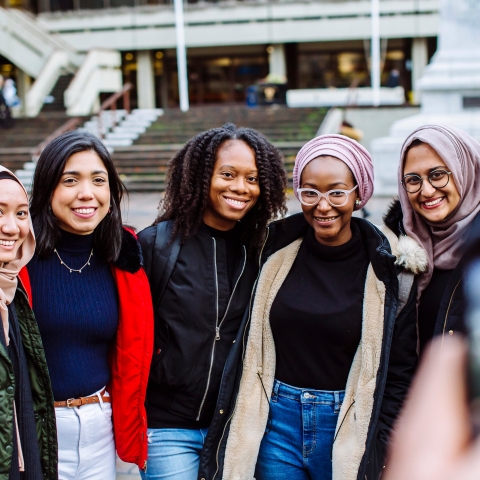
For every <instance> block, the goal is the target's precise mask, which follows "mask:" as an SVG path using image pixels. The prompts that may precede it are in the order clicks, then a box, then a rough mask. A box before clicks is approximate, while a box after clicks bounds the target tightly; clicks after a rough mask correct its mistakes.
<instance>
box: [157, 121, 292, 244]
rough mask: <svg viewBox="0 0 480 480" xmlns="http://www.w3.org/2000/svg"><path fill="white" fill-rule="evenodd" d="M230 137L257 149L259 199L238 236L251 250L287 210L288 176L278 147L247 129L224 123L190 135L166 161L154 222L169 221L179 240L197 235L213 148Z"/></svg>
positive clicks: (206, 190)
mask: <svg viewBox="0 0 480 480" xmlns="http://www.w3.org/2000/svg"><path fill="white" fill-rule="evenodd" d="M228 140H241V141H243V142H245V143H246V144H247V145H249V146H250V148H251V149H252V150H253V151H254V153H255V160H256V164H257V169H258V177H259V184H260V197H259V199H258V201H257V203H256V204H255V206H254V207H253V208H252V209H251V210H250V211H249V212H248V213H247V214H246V215H245V217H244V218H243V219H242V222H241V224H242V227H243V228H242V239H241V240H242V242H243V243H244V244H245V245H246V246H247V247H248V249H249V250H250V251H252V250H254V249H256V248H258V247H259V246H260V245H261V243H262V241H263V238H264V235H265V229H266V226H267V224H268V223H269V222H270V221H271V220H274V219H275V218H277V217H279V216H283V215H284V214H285V213H286V206H285V191H286V188H287V177H286V172H285V168H284V165H283V158H282V155H281V153H280V151H279V150H278V149H277V148H275V147H274V146H273V145H272V144H271V143H270V142H269V141H268V140H267V139H266V138H265V137H264V136H263V135H262V134H261V133H260V132H257V131H256V130H253V129H251V128H237V127H236V126H235V125H233V124H231V123H228V124H225V125H224V126H223V127H221V128H212V129H210V130H207V131H206V132H202V133H200V134H198V135H197V136H195V137H193V138H192V139H190V140H189V141H188V142H187V143H186V144H185V146H184V147H183V148H182V149H181V150H180V151H179V152H178V153H177V154H176V155H175V156H174V157H173V158H172V160H171V161H170V163H169V168H168V173H167V190H166V192H165V197H164V198H163V200H161V202H160V206H159V210H160V214H159V215H158V217H157V219H156V220H155V222H154V225H156V224H158V223H159V222H162V221H164V220H170V219H173V220H174V226H173V236H174V237H176V236H179V237H180V239H181V241H182V242H184V241H185V240H186V239H187V238H189V237H192V236H193V235H195V234H196V232H197V231H198V228H199V226H200V225H201V224H202V222H203V214H204V211H205V208H206V206H207V202H208V198H209V192H210V183H211V178H212V174H213V167H214V165H215V160H216V155H217V151H218V149H219V148H220V146H221V145H222V144H223V143H224V142H226V141H228Z"/></svg>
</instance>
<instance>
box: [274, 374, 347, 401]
mask: <svg viewBox="0 0 480 480" xmlns="http://www.w3.org/2000/svg"><path fill="white" fill-rule="evenodd" d="M272 397H273V398H276V397H285V398H289V399H291V400H295V401H297V402H301V403H322V404H325V405H335V406H337V405H340V404H341V403H342V402H343V399H344V398H345V390H313V389H311V388H298V387H292V386H291V385H287V384H286V383H282V382H280V381H279V380H275V382H274V384H273V392H272Z"/></svg>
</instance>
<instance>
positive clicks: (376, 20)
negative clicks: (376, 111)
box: [370, 0, 381, 107]
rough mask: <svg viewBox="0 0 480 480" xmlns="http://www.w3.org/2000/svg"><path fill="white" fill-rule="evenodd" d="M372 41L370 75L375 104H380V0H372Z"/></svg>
mask: <svg viewBox="0 0 480 480" xmlns="http://www.w3.org/2000/svg"><path fill="white" fill-rule="evenodd" d="M371 16H372V41H371V49H372V51H371V54H370V55H371V61H370V77H371V78H372V90H373V105H374V106H375V107H378V106H379V105H380V73H381V72H380V57H381V55H380V0H371Z"/></svg>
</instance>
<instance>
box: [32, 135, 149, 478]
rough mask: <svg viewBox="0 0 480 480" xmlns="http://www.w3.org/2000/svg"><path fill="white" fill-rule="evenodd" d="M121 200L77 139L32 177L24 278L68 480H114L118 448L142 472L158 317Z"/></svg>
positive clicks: (64, 142)
mask: <svg viewBox="0 0 480 480" xmlns="http://www.w3.org/2000/svg"><path fill="white" fill-rule="evenodd" d="M123 190H124V187H123V184H122V182H121V180H120V178H119V176H118V174H117V172H116V170H115V167H114V165H113V162H112V160H111V158H110V155H109V153H108V151H107V150H106V148H105V146H104V145H103V143H102V142H101V141H100V140H99V139H97V138H96V137H95V136H93V135H91V134H90V133H88V132H85V131H81V130H76V131H73V132H69V133H66V134H63V135H61V136H60V137H58V138H56V139H55V140H53V141H52V142H51V143H50V144H49V145H47V147H46V148H45V150H44V151H43V152H42V155H41V156H40V158H39V160H38V164H37V168H36V170H35V176H34V181H33V190H32V198H31V207H30V208H31V214H32V218H33V226H34V230H35V233H36V235H37V250H36V254H35V256H34V258H33V259H32V261H31V262H30V264H29V265H28V267H27V268H28V279H29V281H30V283H31V289H32V296H33V308H34V312H35V315H36V317H37V321H38V325H39V328H40V333H41V335H42V339H43V342H44V346H45V354H46V358H47V364H48V368H49V371H50V376H51V380H52V387H53V394H54V398H55V413H56V420H57V430H58V445H59V478H60V479H62V480H63V479H73V478H75V479H89V480H92V479H98V480H113V479H114V478H115V448H116V450H117V452H118V454H119V456H120V457H121V458H122V459H123V460H125V461H127V462H132V463H136V464H137V465H138V466H139V467H140V468H145V466H146V457H147V455H146V454H147V444H146V442H147V440H146V419H145V410H144V399H145V390H146V384H147V378H148V368H149V365H150V360H151V348H152V344H153V341H152V340H153V338H152V337H153V318H152V317H153V316H152V306H151V297H150V291H149V286H148V281H147V278H146V276H145V273H144V271H143V269H142V266H141V261H142V259H141V251H140V247H139V245H138V243H137V241H136V238H135V235H134V234H133V233H132V232H131V231H130V230H127V229H125V228H123V227H122V219H121V211H120V203H121V200H122V195H123ZM26 277H27V276H26ZM112 409H113V424H112Z"/></svg>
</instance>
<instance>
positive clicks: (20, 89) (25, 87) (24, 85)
mask: <svg viewBox="0 0 480 480" xmlns="http://www.w3.org/2000/svg"><path fill="white" fill-rule="evenodd" d="M16 74H17V75H16V76H17V95H18V98H19V99H20V102H21V109H20V112H21V115H22V117H23V116H25V115H26V114H27V93H28V91H29V90H30V86H31V83H32V82H31V80H30V77H29V76H28V75H27V74H26V73H25V72H24V71H23V70H20V69H19V68H17V71H16Z"/></svg>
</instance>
